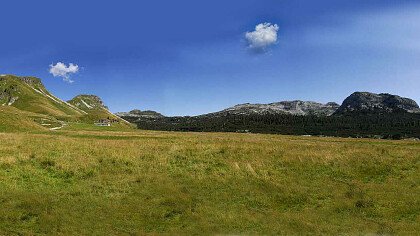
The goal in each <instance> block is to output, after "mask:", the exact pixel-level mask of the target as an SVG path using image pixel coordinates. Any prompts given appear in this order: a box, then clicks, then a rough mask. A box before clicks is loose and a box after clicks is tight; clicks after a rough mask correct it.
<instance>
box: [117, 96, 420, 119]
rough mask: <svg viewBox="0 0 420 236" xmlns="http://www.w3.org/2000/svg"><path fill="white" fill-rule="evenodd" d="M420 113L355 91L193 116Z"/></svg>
mask: <svg viewBox="0 0 420 236" xmlns="http://www.w3.org/2000/svg"><path fill="white" fill-rule="evenodd" d="M404 112H407V113H420V109H419V106H418V104H417V103H416V102H415V101H414V100H412V99H409V98H403V97H400V96H397V95H391V94H387V93H381V94H375V93H369V92H355V93H353V94H351V95H350V96H349V97H347V98H346V99H345V100H344V102H343V103H342V105H339V104H337V103H335V102H328V103H326V104H322V103H318V102H313V101H300V100H295V101H282V102H275V103H269V104H251V103H245V104H239V105H236V106H233V107H229V108H226V109H224V110H222V111H218V112H213V113H208V114H203V115H199V116H196V117H217V116H228V115H230V116H235V115H236V116H238V115H270V114H271V115H273V114H288V115H297V116H318V117H325V116H332V115H345V114H352V113H383V114H389V113H404ZM115 114H116V115H117V116H120V117H123V118H127V119H129V120H133V119H136V118H150V119H156V118H162V117H164V116H163V115H162V114H160V113H158V112H156V111H140V110H132V111H130V112H118V113H115Z"/></svg>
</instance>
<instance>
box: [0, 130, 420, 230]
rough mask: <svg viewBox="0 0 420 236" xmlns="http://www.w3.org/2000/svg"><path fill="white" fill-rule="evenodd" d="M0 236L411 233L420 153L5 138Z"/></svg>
mask: <svg viewBox="0 0 420 236" xmlns="http://www.w3.org/2000/svg"><path fill="white" fill-rule="evenodd" d="M0 140H1V143H0V189H1V190H2V191H0V203H1V207H0V234H20V233H22V234H38V233H39V234H144V233H151V234H153V233H170V234H217V233H221V234H343V233H345V234H366V233H374V234H381V233H385V234H393V233H396V234H416V233H417V232H420V224H419V220H420V218H419V217H420V216H419V214H420V201H419V197H418V196H420V186H419V182H420V172H419V166H420V143H419V142H415V141H380V140H367V139H364V140H361V139H343V138H315V137H294V136H277V135H257V134H226V133H170V132H150V131H127V132H111V131H109V132H104V131H65V130H64V131H59V132H52V133H37V134H36V133H28V134H21V133H0Z"/></svg>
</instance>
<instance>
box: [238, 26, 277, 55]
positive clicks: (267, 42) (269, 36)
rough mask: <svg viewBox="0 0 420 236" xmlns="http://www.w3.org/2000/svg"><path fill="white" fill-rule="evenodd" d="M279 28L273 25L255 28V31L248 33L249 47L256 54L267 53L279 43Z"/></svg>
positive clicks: (246, 35) (246, 34) (246, 36)
mask: <svg viewBox="0 0 420 236" xmlns="http://www.w3.org/2000/svg"><path fill="white" fill-rule="evenodd" d="M278 31H279V26H278V25H277V24H271V23H261V24H258V25H257V26H255V31H252V32H246V33H245V39H246V40H247V41H248V47H249V48H250V49H252V50H254V51H256V52H265V51H266V49H267V48H268V47H270V46H271V45H274V44H275V43H277V32H278Z"/></svg>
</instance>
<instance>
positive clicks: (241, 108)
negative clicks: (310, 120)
mask: <svg viewBox="0 0 420 236" xmlns="http://www.w3.org/2000/svg"><path fill="white" fill-rule="evenodd" d="M339 106H340V105H338V104H337V103H334V102H329V103H327V104H322V103H317V102H310V101H283V102H276V103H270V104H249V103H246V104H241V105H236V106H234V107H231V108H227V109H225V110H223V111H220V112H215V113H211V114H208V115H265V114H291V115H301V116H305V115H316V116H330V115H332V114H333V113H334V112H335V111H336V110H337V109H338V107H339Z"/></svg>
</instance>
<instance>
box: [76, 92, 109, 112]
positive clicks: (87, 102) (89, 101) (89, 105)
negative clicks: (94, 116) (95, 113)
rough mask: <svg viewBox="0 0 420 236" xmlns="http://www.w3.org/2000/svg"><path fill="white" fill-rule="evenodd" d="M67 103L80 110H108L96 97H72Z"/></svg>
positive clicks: (84, 95) (83, 95)
mask: <svg viewBox="0 0 420 236" xmlns="http://www.w3.org/2000/svg"><path fill="white" fill-rule="evenodd" d="M68 103H70V104H72V105H73V106H76V107H78V108H80V109H82V110H93V109H108V107H107V106H105V104H104V102H103V101H102V99H101V98H100V97H98V96H96V95H87V94H82V95H78V96H76V97H74V98H73V99H72V100H70V101H68Z"/></svg>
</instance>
